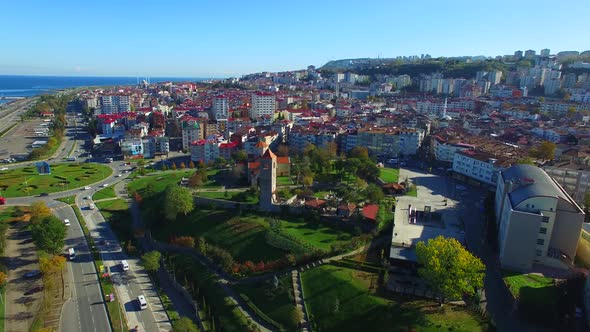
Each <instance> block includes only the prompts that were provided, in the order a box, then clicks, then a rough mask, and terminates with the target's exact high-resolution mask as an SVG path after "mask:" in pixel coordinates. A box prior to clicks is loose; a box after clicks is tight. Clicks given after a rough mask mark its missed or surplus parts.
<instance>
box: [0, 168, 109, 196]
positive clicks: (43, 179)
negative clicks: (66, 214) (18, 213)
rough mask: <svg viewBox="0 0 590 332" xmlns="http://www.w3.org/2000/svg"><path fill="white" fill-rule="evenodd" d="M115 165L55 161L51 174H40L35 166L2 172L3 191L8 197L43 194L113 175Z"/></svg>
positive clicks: (1, 189) (73, 187)
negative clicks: (112, 167)
mask: <svg viewBox="0 0 590 332" xmlns="http://www.w3.org/2000/svg"><path fill="white" fill-rule="evenodd" d="M111 173H112V170H111V168H109V167H107V166H105V165H100V164H55V165H51V174H47V175H38V174H37V170H36V168H35V167H33V166H29V167H24V168H17V169H13V170H8V171H5V172H2V173H0V191H2V193H3V194H4V195H5V196H6V197H21V196H32V195H39V194H41V193H44V192H46V193H52V192H59V191H64V190H68V189H75V188H78V187H83V186H86V185H89V184H91V183H94V182H98V181H100V180H102V179H104V178H106V177H108V176H109V175H111Z"/></svg>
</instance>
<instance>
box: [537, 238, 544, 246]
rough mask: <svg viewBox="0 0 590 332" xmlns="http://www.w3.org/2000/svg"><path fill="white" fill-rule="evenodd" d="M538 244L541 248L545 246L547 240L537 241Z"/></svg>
mask: <svg viewBox="0 0 590 332" xmlns="http://www.w3.org/2000/svg"><path fill="white" fill-rule="evenodd" d="M537 244H538V245H540V246H542V245H544V244H545V240H543V239H537Z"/></svg>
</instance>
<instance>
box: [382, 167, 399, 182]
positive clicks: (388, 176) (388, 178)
mask: <svg viewBox="0 0 590 332" xmlns="http://www.w3.org/2000/svg"><path fill="white" fill-rule="evenodd" d="M379 178H381V180H383V181H385V183H397V181H398V178H399V169H397V168H387V167H382V168H379Z"/></svg>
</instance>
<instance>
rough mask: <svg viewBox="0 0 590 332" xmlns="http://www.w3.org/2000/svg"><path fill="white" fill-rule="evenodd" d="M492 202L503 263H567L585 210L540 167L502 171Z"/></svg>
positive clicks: (523, 266) (519, 266) (525, 267)
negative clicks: (494, 198)
mask: <svg viewBox="0 0 590 332" xmlns="http://www.w3.org/2000/svg"><path fill="white" fill-rule="evenodd" d="M495 205H496V206H495V211H496V222H497V225H498V229H499V231H498V244H499V248H500V249H499V250H500V254H499V258H500V263H501V265H502V268H506V269H512V270H517V271H529V270H530V269H531V268H533V266H534V265H537V264H539V265H545V266H550V267H553V268H560V269H568V268H569V267H571V266H572V264H573V261H574V258H575V256H576V248H577V245H578V240H579V238H580V232H581V229H582V223H583V222H584V211H582V209H581V208H580V207H579V206H578V204H576V202H575V201H574V200H573V199H572V198H571V197H570V196H569V195H568V194H567V193H566V192H565V190H564V189H563V188H562V187H561V186H560V185H559V184H558V183H557V182H556V181H555V180H554V179H552V178H551V177H550V176H549V175H548V174H547V173H545V171H543V170H542V169H540V168H538V167H536V166H532V165H516V166H512V167H510V168H508V169H506V170H503V171H501V172H500V174H499V176H498V183H497V186H496V203H495Z"/></svg>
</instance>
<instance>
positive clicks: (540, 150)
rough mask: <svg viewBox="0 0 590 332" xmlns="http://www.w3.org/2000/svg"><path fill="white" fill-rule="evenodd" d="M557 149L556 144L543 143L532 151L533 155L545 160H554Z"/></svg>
mask: <svg viewBox="0 0 590 332" xmlns="http://www.w3.org/2000/svg"><path fill="white" fill-rule="evenodd" d="M555 148H556V145H555V143H553V142H549V141H543V142H541V144H539V146H537V147H536V148H534V149H532V150H531V155H532V156H533V157H536V158H539V159H543V160H553V157H554V156H555Z"/></svg>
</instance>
